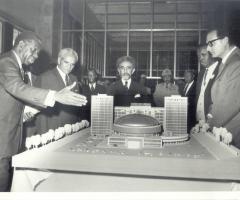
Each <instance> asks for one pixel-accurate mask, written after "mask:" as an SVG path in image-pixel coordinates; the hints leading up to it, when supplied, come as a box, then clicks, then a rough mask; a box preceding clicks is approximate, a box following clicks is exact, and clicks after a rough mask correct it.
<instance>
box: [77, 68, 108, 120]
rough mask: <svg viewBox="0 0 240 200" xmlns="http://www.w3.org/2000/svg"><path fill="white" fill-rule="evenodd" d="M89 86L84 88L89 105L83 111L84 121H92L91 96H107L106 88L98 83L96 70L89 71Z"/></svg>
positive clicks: (83, 91)
mask: <svg viewBox="0 0 240 200" xmlns="http://www.w3.org/2000/svg"><path fill="white" fill-rule="evenodd" d="M87 75H88V84H87V85H83V86H82V92H81V93H82V94H83V95H84V96H86V97H87V101H88V103H87V104H86V105H85V106H84V107H83V109H82V110H81V111H82V112H81V113H82V116H81V117H83V118H84V119H87V120H88V121H91V96H92V95H98V94H105V93H106V91H105V87H104V86H102V85H100V84H98V83H97V79H98V74H97V72H96V70H95V69H94V68H91V69H88V74H87Z"/></svg>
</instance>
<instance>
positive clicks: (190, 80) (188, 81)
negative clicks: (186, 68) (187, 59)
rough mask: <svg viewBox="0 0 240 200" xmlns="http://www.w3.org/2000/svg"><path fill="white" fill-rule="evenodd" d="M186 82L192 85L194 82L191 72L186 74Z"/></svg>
mask: <svg viewBox="0 0 240 200" xmlns="http://www.w3.org/2000/svg"><path fill="white" fill-rule="evenodd" d="M184 80H185V82H186V83H191V82H192V80H193V74H192V73H191V72H185V73H184Z"/></svg>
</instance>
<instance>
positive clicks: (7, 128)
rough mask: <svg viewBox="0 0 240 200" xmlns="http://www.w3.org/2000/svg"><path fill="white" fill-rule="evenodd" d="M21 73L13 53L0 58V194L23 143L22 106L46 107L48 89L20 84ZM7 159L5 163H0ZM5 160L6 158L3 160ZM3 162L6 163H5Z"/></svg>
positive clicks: (6, 185)
mask: <svg viewBox="0 0 240 200" xmlns="http://www.w3.org/2000/svg"><path fill="white" fill-rule="evenodd" d="M23 77H24V74H23V71H21V70H20V67H19V65H18V63H17V59H16V57H15V55H14V53H13V52H12V51H10V52H7V53H5V54H3V55H2V56H1V57H0V102H1V108H0V129H1V133H0V191H4V190H7V189H8V187H9V185H8V184H9V176H10V174H9V171H8V169H7V167H8V168H10V166H9V162H10V158H11V156H12V155H14V154H17V153H18V152H19V149H20V147H21V143H22V112H23V108H24V104H25V103H29V104H33V105H36V106H41V107H45V105H44V101H45V98H46V96H47V94H48V91H47V90H43V89H39V88H34V87H31V86H29V85H27V84H25V83H24V82H23ZM3 158H4V159H5V158H8V160H9V162H8V164H4V166H5V167H4V166H3V165H2V164H1V162H2V161H3ZM5 160H6V159H5ZM4 163H6V162H5V161H4Z"/></svg>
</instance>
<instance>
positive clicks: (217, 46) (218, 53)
mask: <svg viewBox="0 0 240 200" xmlns="http://www.w3.org/2000/svg"><path fill="white" fill-rule="evenodd" d="M227 40H228V39H227V38H226V37H224V38H219V37H218V36H217V32H216V31H211V32H209V33H208V34H207V39H206V43H207V50H208V51H209V52H210V53H211V54H212V57H213V58H223V56H224V54H225V51H226V47H227V43H228V41H227Z"/></svg>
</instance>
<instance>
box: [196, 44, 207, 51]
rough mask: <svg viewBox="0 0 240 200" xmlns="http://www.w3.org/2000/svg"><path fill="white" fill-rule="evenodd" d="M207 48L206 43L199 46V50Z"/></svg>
mask: <svg viewBox="0 0 240 200" xmlns="http://www.w3.org/2000/svg"><path fill="white" fill-rule="evenodd" d="M206 48H207V44H206V43H200V44H199V45H198V46H197V50H198V51H199V50H201V49H206Z"/></svg>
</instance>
